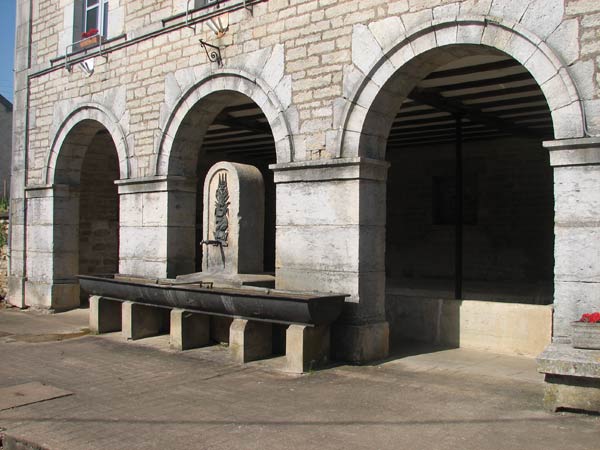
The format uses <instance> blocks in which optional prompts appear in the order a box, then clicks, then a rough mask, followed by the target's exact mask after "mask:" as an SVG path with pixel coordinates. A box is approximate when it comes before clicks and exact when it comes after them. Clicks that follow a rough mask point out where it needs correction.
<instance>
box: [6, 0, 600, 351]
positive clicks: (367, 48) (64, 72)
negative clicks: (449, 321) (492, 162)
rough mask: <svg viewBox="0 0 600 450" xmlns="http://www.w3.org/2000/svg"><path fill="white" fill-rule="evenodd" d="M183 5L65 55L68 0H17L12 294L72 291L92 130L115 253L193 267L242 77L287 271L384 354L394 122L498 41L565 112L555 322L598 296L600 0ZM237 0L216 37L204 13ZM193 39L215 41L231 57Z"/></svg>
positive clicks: (557, 181)
mask: <svg viewBox="0 0 600 450" xmlns="http://www.w3.org/2000/svg"><path fill="white" fill-rule="evenodd" d="M185 4H186V2H185V1H180V0H161V1H155V2H134V1H125V0H114V1H113V0H111V1H110V2H109V5H110V6H109V28H108V34H107V40H106V41H105V42H104V44H103V45H102V46H101V47H100V48H99V49H98V51H92V52H88V53H86V54H81V53H74V54H65V52H66V51H67V52H68V46H69V43H70V42H71V41H72V36H73V35H74V30H75V29H76V27H75V25H74V23H75V18H74V13H73V11H74V10H75V5H74V1H73V0H61V1H58V0H40V1H38V2H33V3H31V2H28V1H25V0H19V1H18V11H17V28H18V29H17V50H16V68H15V69H16V91H15V120H14V141H13V148H14V152H13V179H12V189H11V196H12V208H11V214H12V220H11V226H12V234H11V272H10V295H9V300H10V302H11V303H13V304H14V305H17V306H21V307H24V306H35V307H41V308H51V309H64V308H70V307H74V306H76V305H77V304H78V301H79V300H78V298H79V294H78V287H77V282H76V280H75V279H74V275H75V274H76V273H77V271H78V270H79V266H78V264H79V261H77V260H78V257H77V255H78V254H79V252H80V251H81V249H79V247H78V244H77V242H76V241H77V238H76V237H75V235H77V234H78V230H79V231H81V230H82V227H83V225H82V224H80V219H79V217H80V214H83V212H82V211H80V202H79V196H80V195H84V193H83V191H81V192H80V190H79V184H80V181H81V177H82V176H83V175H82V174H81V172H82V170H84V169H82V168H81V164H82V160H83V158H84V155H85V151H86V149H87V148H88V147H90V146H92V145H93V141H94V139H96V138H97V135H98V134H97V133H98V131H99V130H103V132H106V133H108V136H110V137H111V138H112V146H111V148H112V149H113V151H114V154H115V155H116V161H117V163H118V174H117V175H116V176H115V177H114V179H117V181H116V184H117V189H118V196H119V214H118V217H119V225H120V226H119V242H118V245H119V257H118V259H119V262H118V264H119V271H120V272H122V273H135V274H139V275H147V276H154V277H166V276H169V277H170V276H175V275H178V274H182V273H186V272H192V271H193V269H194V262H193V256H192V255H191V254H190V250H189V249H190V247H193V238H191V237H190V236H193V230H194V216H195V214H193V213H191V212H192V211H195V204H196V203H195V202H196V198H195V197H196V187H195V186H196V180H195V177H196V175H197V174H196V172H195V168H196V167H197V162H198V161H197V160H198V158H199V156H198V148H199V147H201V143H202V139H203V137H204V134H205V132H206V128H207V127H208V125H209V124H210V123H212V121H213V119H214V117H215V116H216V114H218V112H219V111H220V110H221V109H222V107H223V105H224V103H223V100H224V97H222V96H221V97H220V94H222V93H227V92H235V93H241V94H244V95H245V96H246V97H248V98H249V99H250V100H252V101H253V102H254V103H255V104H256V105H258V106H259V107H260V108H261V110H262V111H263V113H264V115H265V116H266V118H267V120H268V123H269V125H270V128H271V131H272V135H273V140H274V143H275V149H276V155H277V161H276V164H274V165H272V166H271V169H272V171H273V172H274V180H275V184H276V202H277V207H276V211H277V214H276V243H277V245H276V262H275V270H276V285H277V287H278V288H282V289H292V290H295V289H298V290H306V289H310V290H317V291H325V292H327V291H330V292H331V291H335V292H344V293H348V294H350V297H349V300H348V303H347V308H346V309H345V311H344V314H343V317H342V319H341V320H340V321H339V322H338V323H337V324H336V326H335V327H334V328H333V330H332V342H333V346H332V350H333V352H334V355H336V356H337V357H338V358H341V359H346V360H352V361H365V360H370V359H374V358H380V357H383V356H385V355H386V354H387V352H388V336H389V330H388V322H387V321H386V315H385V301H386V300H385V297H386V295H385V252H386V244H385V243H386V238H385V235H386V201H385V198H386V180H387V176H388V175H387V170H388V166H389V163H388V162H387V161H385V145H386V141H387V133H388V132H389V129H390V124H391V123H392V121H393V120H394V117H395V114H396V112H397V111H398V109H399V107H400V105H401V103H402V101H403V100H404V99H405V98H406V96H407V94H408V93H409V92H410V91H411V90H412V88H413V87H414V86H415V83H416V81H417V80H419V79H421V78H423V77H424V76H425V75H426V74H428V73H429V72H431V71H432V70H433V69H435V68H436V67H440V66H442V65H444V64H446V63H448V62H449V61H451V60H452V59H454V58H457V57H458V56H460V55H462V56H464V55H467V54H477V53H478V52H480V51H482V49H497V50H500V51H502V52H504V53H506V54H507V55H509V56H511V57H512V58H514V59H515V60H517V61H518V62H519V63H521V64H522V65H523V66H524V67H525V68H526V69H527V70H528V71H529V73H530V74H531V75H532V76H533V78H534V79H535V81H536V82H537V84H538V85H539V86H540V89H541V90H542V92H543V94H544V96H545V98H546V101H547V103H548V106H549V108H550V110H551V113H552V121H553V128H554V137H555V140H554V141H551V142H547V143H546V144H545V146H546V148H548V149H549V150H550V165H551V166H552V167H553V169H554V196H555V205H554V209H555V235H556V238H555V251H554V261H555V264H554V274H555V275H554V304H555V317H554V339H557V340H560V339H566V340H568V337H569V322H570V321H572V320H574V319H576V318H577V317H578V315H579V314H581V313H582V312H586V311H589V310H590V308H595V309H600V297H599V296H598V294H597V291H598V283H600V279H599V278H598V274H599V273H600V270H599V268H600V258H599V257H598V255H599V254H600V239H598V233H600V228H599V226H598V223H599V219H600V216H599V214H600V213H599V211H600V208H599V205H598V203H599V201H600V200H599V198H598V192H600V139H599V138H598V136H600V87H599V84H600V46H599V43H598V42H599V40H598V39H597V36H598V33H599V32H600V20H599V19H598V17H599V16H600V6H599V5H598V2H596V1H593V0H526V1H520V2H515V1H513V0H464V1H452V0H396V1H388V0H366V1H360V2H359V1H353V0H269V1H260V0H255V1H252V0H251V1H247V2H245V5H246V6H247V7H245V6H244V3H242V2H238V1H233V0H231V1H224V2H221V3H220V4H219V6H218V7H215V6H211V7H209V8H205V9H200V10H197V11H195V12H193V13H191V14H186V12H185ZM30 7H32V8H33V9H30ZM224 14H225V15H227V16H228V23H229V28H228V30H227V32H226V33H225V34H224V35H223V36H222V37H215V35H214V33H213V32H212V31H211V30H210V28H209V27H208V26H207V20H208V19H209V18H210V17H216V16H219V15H220V16H222V15H224ZM29 30H31V34H29V32H28V31H29ZM199 39H204V40H205V41H207V42H209V43H212V44H214V45H216V46H218V47H219V49H220V51H221V56H222V66H220V65H218V64H217V63H216V62H211V61H209V60H208V58H207V54H206V53H205V52H204V50H203V49H202V47H201V46H200V44H199V42H198V40H199ZM91 60H93V73H92V74H91V75H89V76H88V72H89V68H90V67H91V65H90V64H91ZM84 61H87V65H86V67H87V69H86V70H84V68H82V66H81V65H80V64H79V63H82V62H84ZM191 117H194V120H193V121H191V120H190V118H191ZM192 122H193V126H190V123H192ZM116 171H117V169H116V166H115V174H116ZM107 259H108V260H111V259H114V255H113V256H111V257H110V258H107Z"/></svg>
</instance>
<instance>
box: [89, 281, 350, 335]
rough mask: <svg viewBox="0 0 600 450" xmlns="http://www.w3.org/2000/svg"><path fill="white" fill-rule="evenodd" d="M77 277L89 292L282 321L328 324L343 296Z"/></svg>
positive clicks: (216, 312) (139, 301)
mask: <svg viewBox="0 0 600 450" xmlns="http://www.w3.org/2000/svg"><path fill="white" fill-rule="evenodd" d="M79 280H80V281H79V282H80V285H81V288H82V289H83V290H84V291H86V292H88V293H89V294H90V295H99V296H102V297H110V298H116V299H122V300H129V301H134V302H138V303H144V304H149V305H156V306H166V307H169V308H182V309H187V310H191V311H199V312H203V313H207V314H219V315H225V316H230V317H240V318H245V319H249V320H262V321H267V322H275V323H285V324H293V323H297V324H304V325H327V324H330V323H331V322H333V321H334V320H335V319H337V318H338V316H339V315H340V313H341V311H342V306H343V304H344V298H345V297H346V296H345V295H340V294H331V295H323V294H313V293H301V292H290V291H282V290H276V289H267V288H256V287H243V288H223V287H219V288H212V287H202V285H196V286H194V285H189V284H177V282H176V281H173V282H172V283H170V282H168V281H160V280H153V279H147V280H145V281H142V280H143V279H142V278H133V277H132V278H127V277H123V278H115V277H114V276H112V275H108V276H91V275H79Z"/></svg>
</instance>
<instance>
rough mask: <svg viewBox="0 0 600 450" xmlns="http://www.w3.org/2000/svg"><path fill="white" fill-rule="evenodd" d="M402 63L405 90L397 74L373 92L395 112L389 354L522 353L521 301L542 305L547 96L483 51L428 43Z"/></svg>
mask: <svg viewBox="0 0 600 450" xmlns="http://www.w3.org/2000/svg"><path fill="white" fill-rule="evenodd" d="M407 66H410V67H406V68H405V69H402V70H401V71H400V72H401V73H404V74H406V73H410V74H411V76H412V77H413V78H412V81H411V82H410V83H407V81H406V78H405V77H404V78H403V77H402V76H401V75H396V76H395V77H393V78H392V79H391V80H390V81H389V82H388V84H387V85H386V86H385V87H384V89H385V90H387V91H388V92H395V93H396V96H395V98H396V100H397V103H396V107H397V108H399V109H397V113H395V114H394V115H393V116H389V117H393V119H392V120H389V119H388V125H389V134H388V137H387V140H386V141H385V158H386V159H387V160H388V161H389V162H390V163H391V165H390V169H389V173H388V183H387V221H386V223H387V226H386V315H387V318H388V321H389V323H390V339H391V342H390V343H391V346H392V349H393V348H394V347H397V346H398V345H403V344H404V343H405V342H406V341H407V340H416V341H423V342H429V343H439V344H444V345H451V346H459V345H460V346H471V347H475V348H486V349H491V350H496V351H500V352H511V351H514V352H517V353H528V352H531V353H532V354H533V353H535V350H531V347H528V345H529V344H528V343H527V340H528V339H531V340H535V339H537V337H535V330H534V329H533V328H535V327H536V326H538V323H537V322H535V320H537V319H535V315H536V314H537V312H536V310H535V309H533V310H532V309H530V308H529V305H549V304H551V303H552V300H553V265H554V261H553V246H554V234H553V225H554V223H553V222H554V220H553V214H554V211H553V179H552V170H551V167H550V165H549V160H548V154H547V152H546V151H544V149H543V147H542V141H543V140H546V139H551V138H552V137H553V126H552V117H551V113H550V110H549V107H548V103H547V101H546V98H545V97H544V95H543V93H542V91H541V90H540V87H539V86H538V84H537V83H536V81H535V80H534V78H533V77H532V76H531V74H530V73H529V72H528V71H527V70H526V69H525V68H524V67H523V66H522V65H521V64H519V63H518V62H517V61H515V60H514V59H512V58H511V57H510V56H508V55H506V54H505V53H502V52H500V51H498V50H495V49H492V48H489V47H483V46H474V45H473V46H470V45H456V46H449V47H444V48H438V49H434V50H431V51H429V52H426V53H424V54H422V55H420V56H419V57H418V58H416V61H414V62H412V63H409V64H408V65H407ZM398 100H399V101H398ZM387 106H388V107H391V105H390V104H389V103H388V105H387ZM520 305H526V306H523V307H521V306H520ZM548 317H550V316H549V315H548ZM546 325H547V326H548V327H550V323H548V324H546ZM516 341H519V342H516ZM542 348H543V347H542ZM540 351H541V350H540Z"/></svg>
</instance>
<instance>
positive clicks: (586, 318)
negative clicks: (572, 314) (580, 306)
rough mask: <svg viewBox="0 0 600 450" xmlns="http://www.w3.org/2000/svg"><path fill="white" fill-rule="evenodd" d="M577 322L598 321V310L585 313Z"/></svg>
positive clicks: (599, 314) (599, 318)
mask: <svg viewBox="0 0 600 450" xmlns="http://www.w3.org/2000/svg"><path fill="white" fill-rule="evenodd" d="M578 322H585V323H600V312H594V313H586V314H583V315H582V316H581V319H579V320H578Z"/></svg>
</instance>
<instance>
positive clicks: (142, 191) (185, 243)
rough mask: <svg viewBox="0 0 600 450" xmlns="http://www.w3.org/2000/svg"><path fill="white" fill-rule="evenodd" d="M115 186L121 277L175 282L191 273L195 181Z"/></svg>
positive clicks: (170, 179)
mask: <svg viewBox="0 0 600 450" xmlns="http://www.w3.org/2000/svg"><path fill="white" fill-rule="evenodd" d="M116 183H117V185H118V186H119V204H120V214H119V220H120V233H119V272H120V273H123V274H132V275H140V276H148V277H158V278H165V277H175V276H177V275H179V274H182V273H190V272H193V271H194V264H195V263H194V261H195V255H196V253H195V251H196V249H195V240H196V239H195V238H196V229H195V228H196V186H195V183H196V182H195V180H191V179H188V178H184V177H165V176H158V177H148V178H136V179H129V180H119V181H116Z"/></svg>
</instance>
